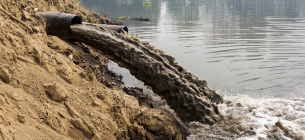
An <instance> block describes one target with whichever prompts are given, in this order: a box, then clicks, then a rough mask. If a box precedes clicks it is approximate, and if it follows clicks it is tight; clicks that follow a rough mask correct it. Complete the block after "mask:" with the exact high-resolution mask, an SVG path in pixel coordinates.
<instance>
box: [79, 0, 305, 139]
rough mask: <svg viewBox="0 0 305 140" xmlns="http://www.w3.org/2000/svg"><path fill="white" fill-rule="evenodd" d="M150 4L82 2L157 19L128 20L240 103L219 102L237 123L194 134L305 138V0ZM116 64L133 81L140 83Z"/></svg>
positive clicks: (113, 14)
mask: <svg viewBox="0 0 305 140" xmlns="http://www.w3.org/2000/svg"><path fill="white" fill-rule="evenodd" d="M145 1H149V0H83V2H82V4H83V5H84V6H85V7H86V8H89V9H92V10H94V11H96V12H98V13H100V14H102V15H107V16H108V17H110V18H111V19H113V20H116V19H117V17H121V16H129V17H132V18H140V17H143V18H149V19H151V21H150V22H139V21H133V20H128V21H123V22H124V23H125V25H127V26H128V28H129V31H130V33H134V34H137V35H138V36H139V38H140V39H141V40H144V41H148V42H150V43H151V44H152V45H154V46H156V47H157V48H159V49H161V50H163V51H164V52H165V53H167V54H169V55H172V56H174V57H175V58H176V60H177V61H178V63H179V64H180V65H182V66H184V67H186V68H187V69H188V70H189V71H191V72H192V73H194V74H196V75H197V76H198V77H199V78H200V79H204V80H207V81H208V85H209V86H210V87H211V88H212V89H215V90H218V93H220V94H222V95H224V96H225V99H226V100H230V101H231V102H232V104H231V105H229V106H228V105H226V104H221V105H219V110H220V111H221V112H222V113H223V114H224V116H225V118H230V119H232V121H230V123H232V124H230V128H228V127H227V126H226V125H225V126H222V125H221V123H220V124H217V125H215V126H213V127H210V128H208V129H205V126H204V125H203V126H202V127H198V125H196V127H197V128H196V129H193V128H192V125H191V124H190V125H189V126H190V128H191V129H192V130H193V131H192V135H191V136H190V137H189V139H305V127H304V126H305V1H304V0H150V1H149V2H151V5H152V6H150V7H143V2H145ZM115 65H116V64H114V63H111V64H110V66H111V67H112V68H113V69H114V70H115V71H118V72H121V73H122V74H123V76H124V82H125V83H126V84H127V85H129V86H134V85H139V84H138V81H137V80H136V79H134V78H132V76H131V75H130V74H128V71H126V70H122V69H119V68H118V67H117V66H115ZM234 120H237V121H236V123H234V122H235V121H234ZM278 120H280V121H281V122H282V123H283V125H284V126H285V127H287V128H288V129H289V130H290V132H289V134H286V133H285V132H283V131H282V130H281V129H279V127H277V126H276V125H275V123H276V122H277V121H278ZM237 128H242V129H241V130H238V131H237ZM207 130H210V131H211V132H208V131H207ZM248 130H251V131H254V133H252V132H251V133H248ZM249 132H250V131H249ZM220 133H221V134H220Z"/></svg>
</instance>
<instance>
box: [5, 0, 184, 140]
mask: <svg viewBox="0 0 305 140" xmlns="http://www.w3.org/2000/svg"><path fill="white" fill-rule="evenodd" d="M46 11H55V12H63V13H72V14H76V15H80V16H82V17H83V19H84V20H85V21H88V22H92V23H111V21H110V20H108V19H107V18H105V17H101V16H99V15H97V14H95V13H94V12H91V11H87V10H86V9H84V8H83V7H82V6H80V5H78V3H77V2H76V1H75V0H44V1H41V0H21V1H5V0H1V1H0V137H2V139H129V138H131V139H144V138H146V139H185V137H186V135H188V131H187V129H186V128H185V126H183V125H182V123H180V122H179V120H178V119H177V118H176V117H175V116H174V115H172V114H171V113H169V112H168V111H166V110H163V109H154V108H150V107H149V106H146V105H141V106H140V105H139V103H138V100H137V99H136V98H135V97H133V96H130V95H128V94H126V93H125V92H123V91H122V90H121V88H122V87H121V86H122V85H121V83H120V77H119V76H117V75H115V74H113V73H111V72H110V71H109V70H108V69H107V61H108V60H107V59H105V58H104V57H103V56H101V55H100V53H98V52H96V51H95V50H92V49H90V48H88V47H87V46H85V45H83V44H81V43H77V42H72V41H64V40H61V39H59V38H57V37H50V36H47V34H46V33H45V23H44V21H43V20H42V19H41V18H40V17H39V16H38V15H37V12H46Z"/></svg>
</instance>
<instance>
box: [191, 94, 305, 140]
mask: <svg viewBox="0 0 305 140" xmlns="http://www.w3.org/2000/svg"><path fill="white" fill-rule="evenodd" d="M225 99H226V102H225V103H223V104H220V105H218V106H219V110H220V112H221V113H222V114H223V116H224V121H221V122H219V123H217V124H214V125H213V126H208V125H204V124H200V123H198V122H191V123H190V124H189V127H190V129H191V132H192V135H191V136H189V137H188V139H189V140H195V139H196V140H197V139H213V140H214V139H238V140H252V139H253V140H257V139H263V140H265V139H287V140H294V139H296V140H305V98H292V99H282V98H273V99H266V98H252V97H249V96H240V95H239V96H231V97H225Z"/></svg>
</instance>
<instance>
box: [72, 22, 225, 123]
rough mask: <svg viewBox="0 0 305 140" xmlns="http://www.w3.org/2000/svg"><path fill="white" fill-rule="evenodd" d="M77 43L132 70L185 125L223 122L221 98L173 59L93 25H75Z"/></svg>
mask: <svg viewBox="0 0 305 140" xmlns="http://www.w3.org/2000/svg"><path fill="white" fill-rule="evenodd" d="M71 33H72V35H73V36H74V37H75V39H77V40H80V41H82V42H84V43H87V44H89V45H91V46H92V47H93V48H95V49H98V50H101V51H102V53H103V54H104V55H106V56H107V57H108V58H109V59H111V60H113V61H115V62H117V63H118V64H119V65H120V66H123V67H125V68H127V69H129V70H130V73H131V74H133V75H134V76H135V77H136V78H138V79H140V80H141V81H143V82H144V83H145V84H146V85H148V86H150V87H152V89H153V91H154V92H155V93H156V94H158V95H160V96H162V97H163V98H164V99H166V101H167V103H168V104H169V106H170V107H171V108H172V109H174V110H175V112H176V113H177V114H178V116H179V117H180V118H181V119H182V120H183V121H186V122H190V121H200V122H203V123H207V124H210V125H211V124H214V123H215V122H217V121H218V120H220V119H221V115H220V114H219V112H218V109H217V106H216V105H215V104H214V103H213V102H215V103H221V102H222V97H221V96H220V95H219V94H217V93H216V92H215V91H213V90H211V89H210V88H209V87H208V86H207V83H206V81H203V80H199V79H198V78H197V76H195V75H194V74H191V73H190V72H188V71H187V70H186V69H184V68H183V67H182V66H180V65H178V64H177V63H176V62H175V59H174V58H173V57H171V56H168V55H166V54H164V53H163V52H161V51H159V50H157V49H154V47H153V46H151V45H149V43H147V42H141V41H140V40H139V39H138V38H136V37H133V36H131V35H127V34H123V35H120V34H118V33H115V32H113V31H110V30H106V29H104V28H101V27H97V26H94V25H81V24H80V25H73V26H71Z"/></svg>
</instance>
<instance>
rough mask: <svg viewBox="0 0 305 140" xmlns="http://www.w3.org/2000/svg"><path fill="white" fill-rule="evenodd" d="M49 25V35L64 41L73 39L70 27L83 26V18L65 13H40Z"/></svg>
mask: <svg viewBox="0 0 305 140" xmlns="http://www.w3.org/2000/svg"><path fill="white" fill-rule="evenodd" d="M39 15H40V16H41V17H43V18H44V19H45V21H46V23H47V29H46V30H47V34H48V35H54V36H58V37H60V38H62V39H72V38H73V36H72V34H71V29H70V26H71V25H74V24H82V18H81V17H80V16H76V15H73V14H65V13H56V12H50V13H39Z"/></svg>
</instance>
